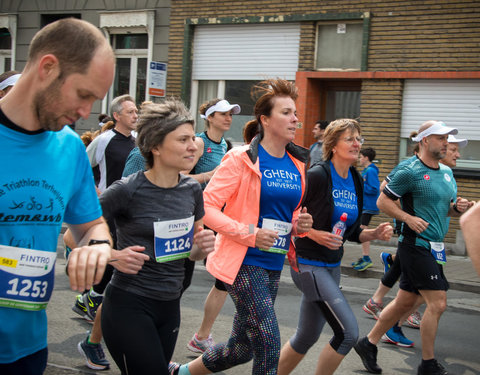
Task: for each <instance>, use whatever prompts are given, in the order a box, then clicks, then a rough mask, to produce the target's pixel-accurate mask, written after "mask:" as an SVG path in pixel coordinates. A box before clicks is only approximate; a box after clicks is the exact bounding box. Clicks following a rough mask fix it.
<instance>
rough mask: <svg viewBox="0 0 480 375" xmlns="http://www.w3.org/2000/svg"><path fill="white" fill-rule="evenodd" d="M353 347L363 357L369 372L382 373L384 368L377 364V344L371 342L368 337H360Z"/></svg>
mask: <svg viewBox="0 0 480 375" xmlns="http://www.w3.org/2000/svg"><path fill="white" fill-rule="evenodd" d="M353 348H354V349H355V351H356V352H357V354H358V355H359V356H360V358H361V359H362V362H363V365H364V366H365V368H366V369H367V371H368V372H370V373H372V374H381V373H382V369H381V368H380V367H378V365H377V352H378V349H377V346H376V345H373V344H371V343H370V341H368V338H367V337H364V338H363V339H360V340H359V341H358V342H357V344H356V345H355V346H354V347H353Z"/></svg>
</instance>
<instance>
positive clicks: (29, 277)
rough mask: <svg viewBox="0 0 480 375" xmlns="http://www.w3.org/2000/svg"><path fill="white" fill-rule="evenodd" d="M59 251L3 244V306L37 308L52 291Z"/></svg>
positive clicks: (0, 258)
mask: <svg viewBox="0 0 480 375" xmlns="http://www.w3.org/2000/svg"><path fill="white" fill-rule="evenodd" d="M56 258H57V253H55V252H51V251H42V250H33V249H24V248H20V247H11V246H3V245H0V306H2V307H10V308H14V309H21V310H30V311H38V310H43V309H45V308H46V307H47V304H48V301H49V300H50V297H51V295H52V291H53V284H54V278H55V260H56Z"/></svg>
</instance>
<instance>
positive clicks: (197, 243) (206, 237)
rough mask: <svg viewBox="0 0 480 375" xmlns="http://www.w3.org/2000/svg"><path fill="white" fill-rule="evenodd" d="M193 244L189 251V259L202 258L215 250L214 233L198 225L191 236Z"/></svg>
mask: <svg viewBox="0 0 480 375" xmlns="http://www.w3.org/2000/svg"><path fill="white" fill-rule="evenodd" d="M193 244H194V246H193V247H192V250H191V251H190V260H201V259H204V258H205V257H206V256H207V255H208V254H209V253H211V252H212V251H213V250H215V234H214V233H213V231H212V230H210V229H204V228H203V227H199V228H198V230H197V233H195V234H194V236H193Z"/></svg>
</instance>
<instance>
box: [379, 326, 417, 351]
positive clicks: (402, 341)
mask: <svg viewBox="0 0 480 375" xmlns="http://www.w3.org/2000/svg"><path fill="white" fill-rule="evenodd" d="M382 341H383V342H386V343H389V344H394V345H397V346H400V347H402V348H411V347H413V346H414V345H415V343H414V342H413V341H412V340H409V339H407V338H406V337H405V335H404V334H403V332H402V328H400V327H399V326H397V325H396V324H395V325H394V326H393V327H392V328H390V329H389V330H388V331H387V332H385V334H384V335H383V336H382Z"/></svg>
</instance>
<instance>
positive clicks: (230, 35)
mask: <svg viewBox="0 0 480 375" xmlns="http://www.w3.org/2000/svg"><path fill="white" fill-rule="evenodd" d="M299 43H300V25H299V24H293V23H282V24H268V25H201V26H197V27H195V34H194V42H193V72H192V78H193V79H194V80H261V79H265V78H270V77H280V78H285V79H289V80H295V73H296V72H297V70H298V53H299V52H298V51H299Z"/></svg>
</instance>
